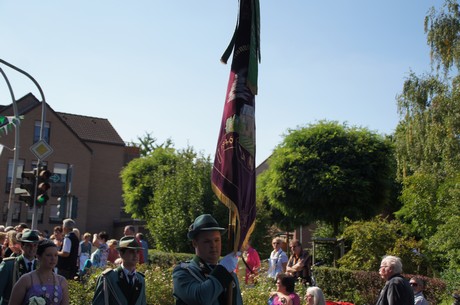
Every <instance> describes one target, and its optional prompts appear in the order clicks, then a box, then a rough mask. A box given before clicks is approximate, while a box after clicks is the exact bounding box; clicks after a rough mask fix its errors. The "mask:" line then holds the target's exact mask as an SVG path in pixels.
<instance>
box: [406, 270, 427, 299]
mask: <svg viewBox="0 0 460 305" xmlns="http://www.w3.org/2000/svg"><path fill="white" fill-rule="evenodd" d="M409 284H410V285H411V286H412V290H413V291H414V305H428V304H429V303H428V301H427V300H426V299H425V296H424V295H423V290H424V289H425V281H424V280H423V279H422V278H420V277H418V276H414V277H413V278H411V279H410V281H409Z"/></svg>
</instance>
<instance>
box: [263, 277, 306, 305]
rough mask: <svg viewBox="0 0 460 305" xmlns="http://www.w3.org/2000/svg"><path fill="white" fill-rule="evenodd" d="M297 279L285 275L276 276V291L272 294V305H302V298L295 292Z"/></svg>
mask: <svg viewBox="0 0 460 305" xmlns="http://www.w3.org/2000/svg"><path fill="white" fill-rule="evenodd" d="M294 289H295V279H294V278H293V277H292V276H289V275H287V274H284V273H279V274H278V275H277V276H276V291H273V292H271V293H270V300H271V302H270V300H269V303H271V304H272V305H300V297H299V295H298V294H297V293H295V292H294Z"/></svg>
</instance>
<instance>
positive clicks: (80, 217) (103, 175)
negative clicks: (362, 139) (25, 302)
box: [0, 106, 125, 238]
mask: <svg viewBox="0 0 460 305" xmlns="http://www.w3.org/2000/svg"><path fill="white" fill-rule="evenodd" d="M40 118H41V106H39V107H36V108H35V109H33V110H31V111H30V112H27V113H26V114H25V118H24V120H23V121H21V125H20V151H19V159H23V160H24V161H25V167H24V170H26V171H28V170H31V169H32V162H33V161H36V157H35V156H34V155H33V153H32V152H31V151H30V149H29V148H30V146H31V145H32V144H33V135H34V133H33V131H34V125H35V121H36V120H38V121H39V120H40ZM46 121H47V122H49V123H50V142H49V145H50V146H51V147H52V148H53V150H54V152H53V153H52V154H51V155H50V156H49V157H47V158H46V159H45V160H43V161H45V162H46V163H47V164H46V165H47V166H48V169H49V170H51V171H53V168H54V164H55V163H64V164H68V165H72V166H73V175H72V183H71V191H72V192H71V193H72V195H75V196H77V197H78V214H77V217H76V218H75V221H76V224H77V228H78V229H79V230H80V232H81V233H82V234H83V233H84V232H91V233H97V232H100V231H102V230H104V231H107V233H109V234H110V235H111V237H112V232H113V226H114V221H116V220H118V218H119V217H120V209H121V205H122V197H121V193H122V189H121V179H120V177H119V176H120V170H121V168H122V166H123V164H124V157H125V152H124V146H122V145H118V146H117V145H110V144H100V143H99V144H98V143H91V142H82V141H81V140H80V139H79V138H78V137H77V136H76V135H75V134H74V133H73V132H72V131H71V130H70V129H69V127H68V126H67V125H66V124H65V123H63V122H62V121H61V120H60V119H59V117H58V116H57V114H56V113H54V112H53V111H47V114H46ZM14 139H15V134H14V130H12V131H11V132H9V133H8V135H2V136H1V137H0V143H2V144H3V145H6V146H8V147H10V148H13V147H14ZM13 157H14V155H13V152H12V151H9V150H7V149H3V152H2V154H1V156H0V223H4V221H3V219H4V218H3V217H4V215H3V214H4V213H3V207H4V205H5V204H6V205H8V196H9V194H8V191H9V189H8V190H7V191H5V185H6V179H7V170H8V160H9V159H13ZM17 187H19V185H18V184H17ZM48 194H49V195H50V199H49V201H48V203H47V205H46V206H45V208H44V215H43V218H42V219H43V222H41V221H40V219H39V223H38V229H39V230H41V231H43V230H48V231H49V232H52V228H53V227H54V226H55V225H60V224H61V222H54V223H53V222H50V219H49V217H50V216H51V215H50V211H51V206H52V205H57V204H58V200H57V197H52V196H51V192H50V191H48ZM14 200H15V202H18V203H19V202H20V201H19V200H18V198H17V196H15V198H14ZM20 203H21V218H20V221H19V222H25V223H27V224H28V225H29V226H30V225H31V221H30V220H29V221H28V220H27V210H28V207H27V206H26V205H25V203H23V202H20ZM5 214H6V213H5ZM5 219H6V215H5ZM19 222H18V221H13V225H16V224H17V223H19ZM113 237H114V238H119V236H113Z"/></svg>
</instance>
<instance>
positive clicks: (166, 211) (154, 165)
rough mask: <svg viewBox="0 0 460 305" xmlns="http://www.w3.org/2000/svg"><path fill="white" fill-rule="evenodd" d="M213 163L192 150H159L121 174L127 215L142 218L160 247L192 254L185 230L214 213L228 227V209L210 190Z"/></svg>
mask: <svg viewBox="0 0 460 305" xmlns="http://www.w3.org/2000/svg"><path fill="white" fill-rule="evenodd" d="M211 166H212V165H211V162H210V160H209V157H207V158H205V157H203V156H198V155H197V154H196V153H195V152H194V150H193V148H191V147H188V148H187V149H183V150H179V151H176V150H175V149H173V148H162V147H158V148H156V149H155V150H153V151H152V152H151V153H150V155H148V156H146V157H144V158H139V159H135V160H133V161H131V162H130V163H129V164H128V165H127V166H126V168H124V169H123V171H122V175H121V177H122V181H123V198H124V200H125V203H126V211H127V212H128V213H131V214H133V216H134V217H138V218H141V219H144V220H145V221H146V222H147V227H148V229H149V230H150V232H151V234H152V236H153V238H154V239H155V243H156V245H157V248H158V249H160V250H164V251H175V252H189V251H190V250H191V247H190V242H189V241H188V240H187V234H186V233H187V231H188V227H189V226H190V224H191V223H192V222H193V221H194V220H195V218H196V217H197V216H198V215H200V214H203V213H210V214H213V216H214V217H215V218H216V219H217V220H218V221H219V223H220V224H221V225H222V226H224V225H225V224H226V223H228V219H227V218H228V216H227V215H228V212H227V211H228V210H227V208H226V207H225V206H224V205H223V204H220V203H219V202H218V201H217V199H216V197H215V196H214V193H213V192H212V189H211V182H210V177H211Z"/></svg>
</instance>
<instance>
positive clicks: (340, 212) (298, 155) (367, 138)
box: [262, 121, 395, 233]
mask: <svg viewBox="0 0 460 305" xmlns="http://www.w3.org/2000/svg"><path fill="white" fill-rule="evenodd" d="M393 164H394V162H393V159H392V146H391V144H390V141H389V140H388V139H386V138H384V137H383V136H380V135H377V134H375V133H373V132H370V131H369V130H367V129H365V128H358V127H348V126H346V125H345V124H343V125H341V124H339V123H337V122H327V121H321V122H319V123H317V124H311V125H308V126H307V127H304V128H299V129H296V130H289V131H288V134H287V135H285V137H284V139H283V142H282V143H281V144H280V145H279V146H278V147H276V149H275V150H274V152H273V155H272V157H271V158H270V163H269V169H268V170H267V171H266V172H265V173H263V175H267V177H265V178H264V179H266V180H267V182H266V184H265V186H264V188H263V190H262V192H264V193H265V195H266V197H267V198H268V202H269V203H270V204H271V205H273V206H274V207H276V208H278V209H279V210H280V211H281V212H282V213H283V214H284V215H286V216H290V217H292V219H293V222H294V223H295V224H304V225H305V224H308V223H310V222H312V221H316V220H322V221H325V222H326V223H329V224H331V225H333V227H334V232H335V233H337V231H338V226H339V223H340V222H341V221H342V220H343V218H344V217H348V218H350V219H352V220H358V219H368V218H370V217H373V216H374V215H376V214H378V213H379V212H380V211H381V210H382V208H383V207H384V206H385V205H386V204H388V201H389V198H390V193H391V190H392V185H393V184H392V183H393V181H394V176H395V174H394V167H393Z"/></svg>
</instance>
